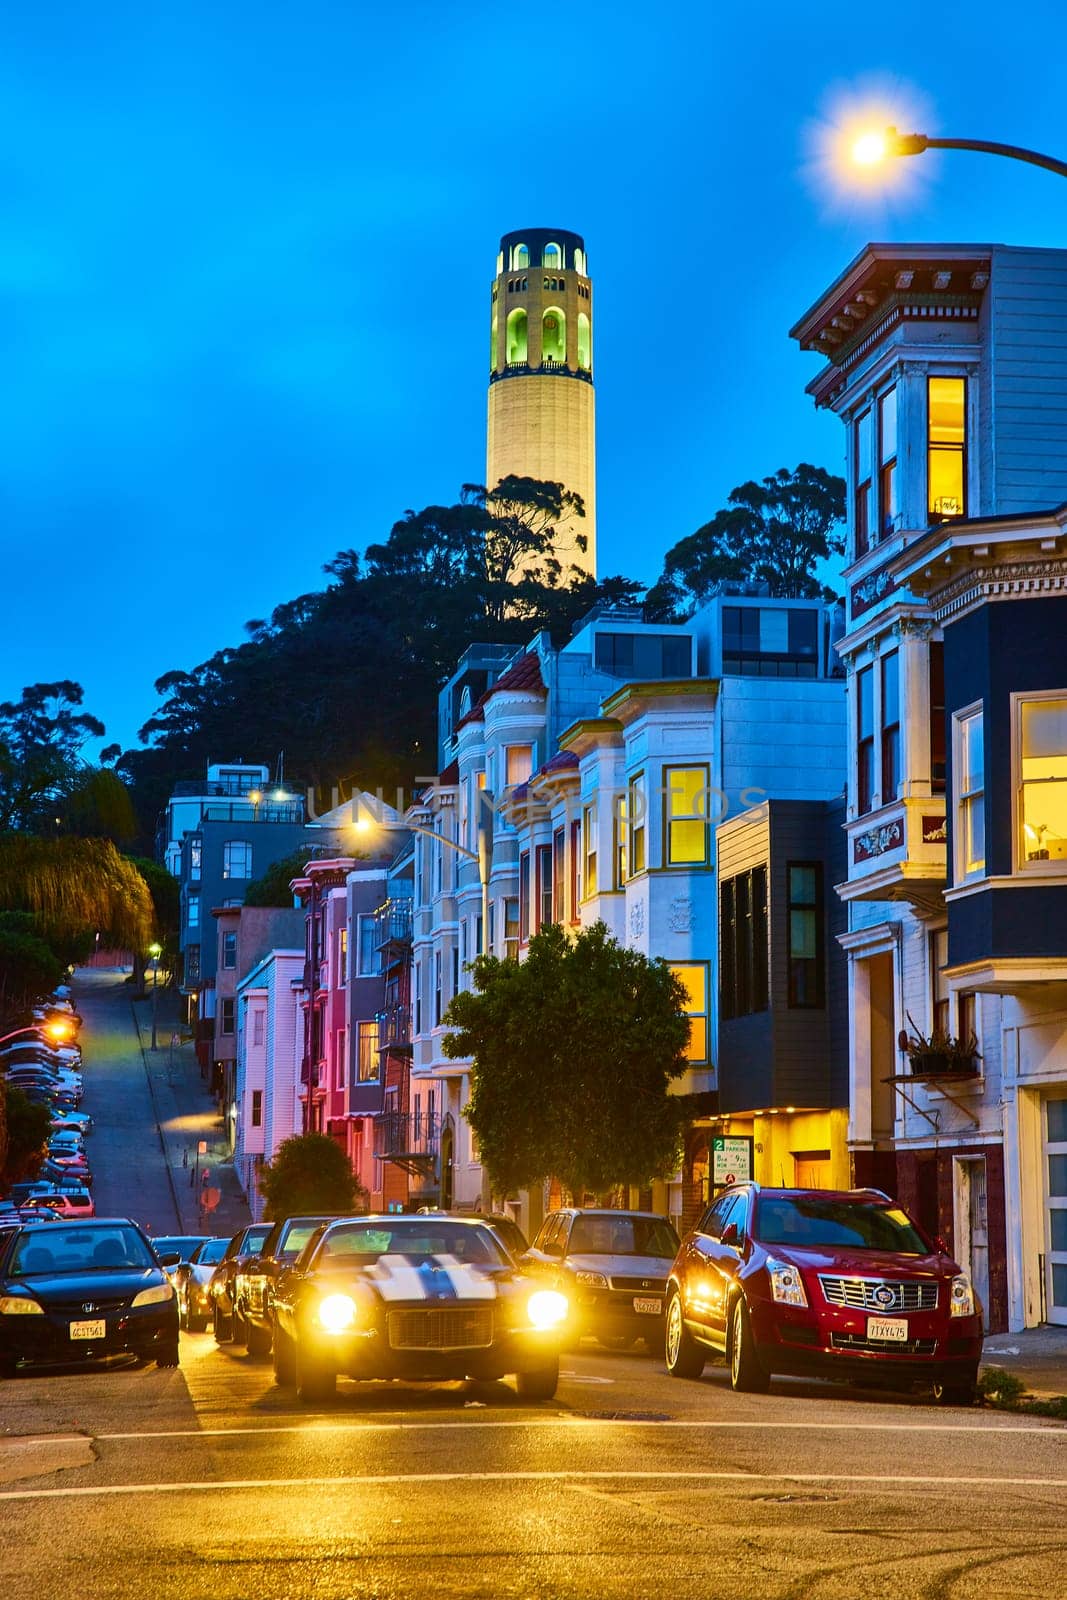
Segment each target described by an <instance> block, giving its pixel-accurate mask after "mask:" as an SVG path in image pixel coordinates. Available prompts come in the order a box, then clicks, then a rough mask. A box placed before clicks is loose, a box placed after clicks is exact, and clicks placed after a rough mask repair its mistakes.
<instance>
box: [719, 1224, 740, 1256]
mask: <svg viewBox="0 0 1067 1600" xmlns="http://www.w3.org/2000/svg"><path fill="white" fill-rule="evenodd" d="M719 1242H720V1244H729V1245H733V1247H734V1249H735V1250H736V1249H737V1247H738V1245H739V1244H740V1243H741V1235H740V1234H739V1233H738V1231H737V1223H736V1222H728V1223H727V1224H726V1226H725V1228H724V1229H723V1230H722V1235H721V1237H720V1241H719Z"/></svg>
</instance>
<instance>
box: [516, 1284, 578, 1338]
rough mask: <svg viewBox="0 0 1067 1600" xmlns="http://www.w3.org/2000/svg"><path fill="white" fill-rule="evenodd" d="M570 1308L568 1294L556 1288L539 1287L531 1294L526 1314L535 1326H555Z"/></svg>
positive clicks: (562, 1319)
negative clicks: (558, 1292)
mask: <svg viewBox="0 0 1067 1600" xmlns="http://www.w3.org/2000/svg"><path fill="white" fill-rule="evenodd" d="M569 1310H570V1306H569V1305H568V1304H567V1297H566V1295H562V1294H557V1293H556V1291H555V1289H538V1291H537V1293H536V1294H532V1295H531V1296H530V1299H529V1303H528V1304H527V1307H526V1315H527V1316H528V1317H529V1319H530V1322H531V1323H532V1325H533V1326H534V1327H535V1328H555V1327H558V1325H559V1324H560V1323H561V1322H563V1321H564V1319H565V1318H566V1315H567V1312H568V1311H569Z"/></svg>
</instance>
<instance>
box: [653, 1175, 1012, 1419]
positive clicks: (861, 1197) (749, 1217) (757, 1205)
mask: <svg viewBox="0 0 1067 1600" xmlns="http://www.w3.org/2000/svg"><path fill="white" fill-rule="evenodd" d="M665 1347H666V1348H665V1355H666V1361H667V1371H668V1372H670V1373H671V1374H672V1376H674V1377H678V1378H697V1377H699V1376H700V1373H701V1372H702V1371H703V1368H704V1363H705V1361H706V1360H707V1358H708V1356H709V1354H710V1353H711V1352H713V1351H714V1352H718V1353H723V1354H725V1355H726V1357H727V1361H728V1363H729V1368H730V1381H731V1383H732V1385H733V1387H734V1388H735V1389H747V1390H757V1391H762V1390H765V1389H766V1388H767V1386H768V1384H769V1383H770V1380H771V1377H772V1376H773V1375H774V1374H775V1373H779V1372H780V1373H789V1374H791V1375H793V1376H795V1377H822V1378H841V1379H846V1380H848V1381H851V1382H854V1383H859V1384H862V1385H867V1386H871V1387H879V1388H891V1389H912V1388H926V1389H932V1390H933V1393H934V1395H935V1397H936V1398H937V1399H938V1400H941V1401H943V1402H944V1403H945V1404H950V1405H973V1404H974V1399H975V1389H976V1384H977V1380H978V1362H979V1358H980V1356H981V1353H982V1307H981V1305H980V1304H979V1300H978V1296H977V1294H976V1293H975V1290H974V1286H973V1285H972V1283H971V1280H970V1278H969V1276H968V1274H967V1273H966V1272H964V1271H963V1269H962V1268H961V1267H960V1265H959V1264H958V1262H956V1261H954V1260H953V1259H952V1257H951V1255H950V1254H949V1252H948V1251H947V1249H946V1248H945V1246H944V1245H943V1244H942V1242H941V1240H940V1239H936V1240H935V1239H932V1238H930V1237H929V1236H928V1235H927V1234H926V1233H925V1232H924V1230H923V1229H922V1228H921V1227H920V1226H919V1224H918V1223H917V1222H915V1221H914V1220H913V1218H912V1217H910V1216H909V1215H908V1213H907V1212H906V1211H905V1210H904V1208H903V1207H902V1206H900V1205H898V1204H897V1203H896V1201H895V1200H891V1199H890V1198H889V1197H888V1195H885V1194H882V1193H880V1192H879V1191H878V1190H876V1189H853V1190H829V1189H770V1188H764V1187H763V1186H762V1185H761V1184H758V1183H739V1184H737V1185H736V1186H735V1187H733V1188H731V1189H726V1190H725V1191H724V1192H723V1193H722V1194H720V1195H719V1196H718V1198H717V1199H715V1200H713V1202H712V1204H711V1205H710V1206H709V1207H708V1208H707V1210H706V1211H705V1213H704V1215H703V1216H702V1217H701V1219H700V1221H699V1222H698V1223H697V1226H696V1227H695V1228H694V1229H693V1231H692V1232H691V1233H689V1234H687V1235H686V1237H685V1238H684V1239H683V1240H682V1244H681V1248H680V1249H679V1251H678V1255H677V1257H676V1258H675V1262H674V1265H673V1267H672V1268H671V1273H670V1277H669V1279H668V1282H667V1315H666V1328H665Z"/></svg>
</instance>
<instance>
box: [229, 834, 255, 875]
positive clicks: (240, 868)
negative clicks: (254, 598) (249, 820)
mask: <svg viewBox="0 0 1067 1600" xmlns="http://www.w3.org/2000/svg"><path fill="white" fill-rule="evenodd" d="M222 876H223V877H224V878H250V877H251V876H252V846H251V845H250V844H249V843H248V841H247V839H227V840H226V842H225V844H224V845H223V847H222Z"/></svg>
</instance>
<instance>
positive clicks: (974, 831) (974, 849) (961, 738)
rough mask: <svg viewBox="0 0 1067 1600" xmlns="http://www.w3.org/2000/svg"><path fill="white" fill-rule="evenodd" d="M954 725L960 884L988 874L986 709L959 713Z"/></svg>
mask: <svg viewBox="0 0 1067 1600" xmlns="http://www.w3.org/2000/svg"><path fill="white" fill-rule="evenodd" d="M952 724H953V767H954V769H955V777H956V781H955V789H956V826H955V845H956V849H955V855H956V881H957V882H960V881H963V880H965V879H967V878H980V877H981V876H982V875H983V874H984V872H985V736H984V725H983V713H982V707H981V706H980V705H978V706H971V707H969V708H968V709H967V710H966V711H957V712H956V713H955V714H954V715H953V718H952Z"/></svg>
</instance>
